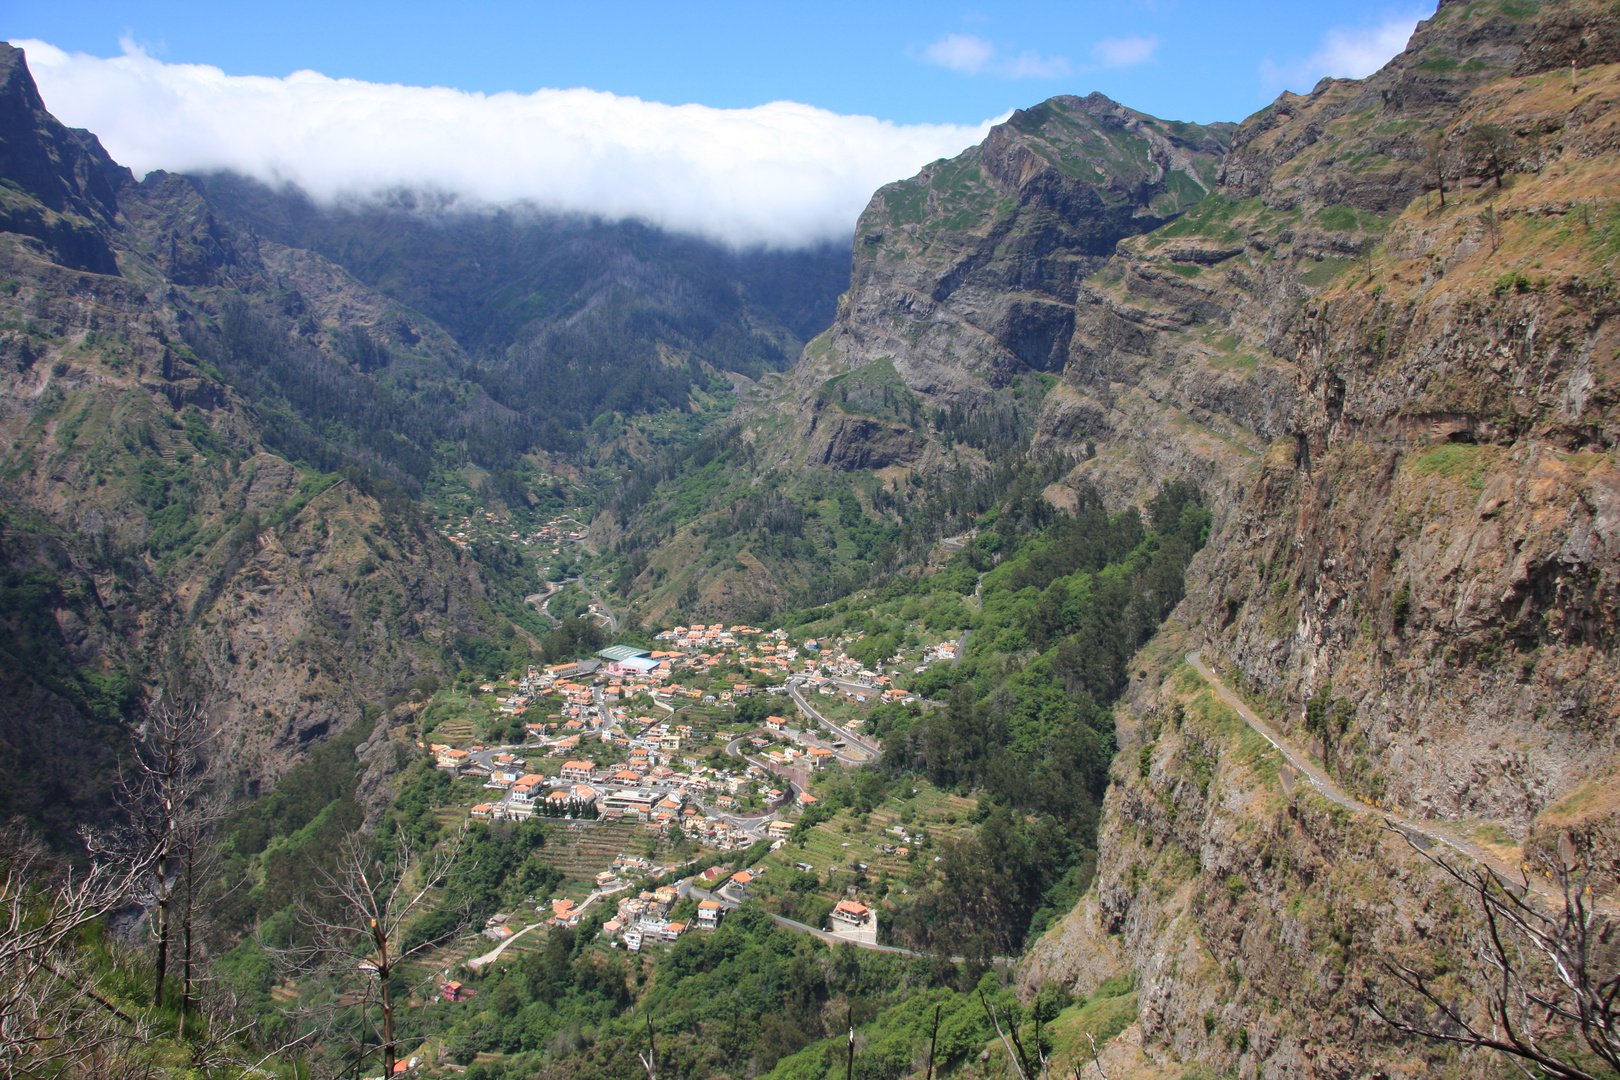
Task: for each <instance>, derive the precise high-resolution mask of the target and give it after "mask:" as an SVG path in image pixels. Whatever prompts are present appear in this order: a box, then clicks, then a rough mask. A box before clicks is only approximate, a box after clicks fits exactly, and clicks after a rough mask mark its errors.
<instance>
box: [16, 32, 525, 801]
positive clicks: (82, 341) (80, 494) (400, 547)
mask: <svg viewBox="0 0 1620 1080" xmlns="http://www.w3.org/2000/svg"><path fill="white" fill-rule="evenodd" d="M0 66H3V70H4V76H5V81H4V85H5V86H6V87H7V88H8V92H7V94H6V95H5V97H4V98H3V101H0V105H3V106H4V109H3V114H0V129H3V130H4V131H5V132H6V133H7V139H6V142H5V157H4V160H5V162H6V167H7V175H6V177H5V179H6V183H5V185H4V186H5V192H6V195H5V197H6V198H7V199H8V200H10V202H9V203H8V205H10V206H11V207H12V208H13V213H12V217H11V218H10V219H8V220H10V221H11V222H12V223H13V224H17V223H19V222H20V223H21V224H22V225H23V226H28V227H31V225H32V224H38V223H44V225H45V226H47V228H44V229H43V230H35V231H34V232H29V231H26V229H25V230H24V231H12V230H8V231H7V232H4V233H0V262H3V264H4V265H3V266H0V328H3V330H0V356H3V360H4V363H3V365H0V458H3V462H0V469H3V476H4V501H3V507H0V513H3V524H0V550H3V565H0V574H3V578H4V580H3V583H0V587H3V589H4V596H5V603H4V604H3V605H0V619H3V620H4V621H5V625H6V632H5V633H4V634H0V638H3V639H4V641H5V645H4V646H3V648H0V661H3V668H4V676H3V677H4V680H5V684H6V685H5V693H4V694H3V695H0V741H3V754H4V759H5V767H6V770H7V776H8V783H7V784H6V786H5V798H6V800H7V806H6V811H7V812H8V813H10V812H22V813H27V814H30V815H35V816H46V817H49V818H51V819H53V820H54V821H55V822H56V824H57V825H58V826H60V827H63V828H67V827H70V826H71V825H72V824H73V823H74V822H76V821H82V820H84V819H85V818H87V817H93V816H94V813H95V807H96V806H97V805H98V803H99V800H100V799H101V798H102V797H103V796H104V794H105V785H106V782H107V780H108V771H109V770H110V768H111V767H112V761H113V759H114V757H115V756H116V754H117V753H118V749H119V747H120V745H121V744H122V741H123V738H124V732H123V728H122V725H123V723H124V722H125V720H126V718H127V716H128V714H129V712H130V710H131V709H132V707H133V706H134V705H135V704H136V703H137V700H138V698H139V697H140V696H142V694H143V692H145V691H148V690H151V689H152V688H154V687H155V686H158V685H168V686H169V687H171V688H172V689H173V690H175V691H177V692H184V693H187V694H189V695H191V696H194V697H195V698H196V699H198V700H199V701H200V703H202V704H204V705H205V706H207V707H208V708H209V709H210V710H211V711H212V713H213V714H214V715H215V716H216V718H217V719H218V720H219V721H220V722H221V723H223V724H224V725H225V728H226V730H227V731H228V732H229V733H230V737H229V739H228V740H226V742H225V743H224V744H223V745H222V746H221V748H220V752H221V754H222V755H224V756H226V757H228V758H229V759H230V760H229V762H228V764H229V765H230V767H231V770H232V773H233V775H236V776H238V777H239V778H240V780H241V782H242V784H243V785H244V786H245V787H246V788H247V789H248V790H252V789H253V788H254V787H255V786H256V785H257V784H258V783H259V782H260V781H261V780H263V779H266V778H273V777H274V776H275V775H277V774H278V773H279V772H280V771H281V770H283V769H284V768H285V767H286V766H287V765H288V764H289V763H290V762H291V761H292V760H293V759H295V758H296V757H297V755H298V754H299V753H300V752H301V750H302V749H303V748H304V747H306V746H308V745H310V744H311V743H312V742H314V741H317V740H319V739H321V738H323V737H325V736H326V735H328V734H330V733H332V732H335V731H336V730H338V729H340V728H341V727H343V726H345V725H347V724H349V723H351V722H353V721H354V720H356V719H358V718H359V717H361V716H362V715H363V714H364V713H366V712H367V711H376V710H378V709H380V707H381V705H382V703H383V702H384V700H385V699H387V698H389V697H390V696H393V695H398V694H402V693H404V692H405V691H406V690H407V689H408V688H409V687H410V685H411V684H412V681H413V680H419V679H422V678H424V677H432V676H435V675H439V674H442V673H444V672H445V671H446V669H447V666H448V665H450V664H451V663H453V660H454V657H455V656H456V650H457V648H458V646H459V647H462V648H467V647H470V646H468V645H467V644H466V643H467V642H470V641H472V640H481V639H486V638H489V637H491V636H492V635H496V634H497V633H499V632H501V628H503V627H504V628H505V630H504V632H505V633H507V634H511V633H512V632H513V631H512V628H511V626H510V623H509V622H508V620H507V619H506V618H505V617H503V616H501V615H500V614H498V613H497V611H496V610H495V607H494V606H492V602H495V601H499V600H500V599H501V597H502V596H505V595H506V593H505V592H504V591H505V590H513V589H516V590H518V592H519V595H521V590H522V589H523V587H524V583H523V580H522V578H523V571H522V570H521V568H518V570H517V572H516V573H513V574H511V575H509V579H506V580H498V581H497V586H498V588H497V589H495V590H494V591H493V592H492V591H491V588H490V586H489V585H488V584H487V579H486V577H485V575H484V573H483V572H482V571H481V570H480V568H479V567H478V566H477V565H476V564H475V563H473V562H472V561H471V560H470V559H469V558H468V557H467V556H465V555H463V554H461V553H458V552H457V551H456V550H455V549H454V548H452V547H451V546H450V545H448V544H446V543H445V542H444V541H443V540H441V539H440V538H439V537H438V536H437V535H436V534H435V533H433V532H432V530H431V529H429V528H428V527H427V526H426V525H425V523H424V522H423V521H422V520H421V519H420V517H419V515H418V512H417V510H416V506H415V502H414V499H412V498H411V497H410V494H409V492H408V490H407V489H406V487H404V486H402V484H401V481H409V480H410V479H411V476H412V469H413V467H414V464H413V463H414V460H415V458H414V457H413V455H419V454H421V453H422V452H424V450H427V449H431V445H432V444H431V442H430V436H431V435H432V434H434V433H433V432H432V431H431V430H426V429H428V428H430V426H431V425H427V424H425V423H413V422H412V415H413V409H414V410H415V411H416V412H417V414H418V415H419V414H420V412H421V410H422V409H427V408H429V406H430V399H431V398H432V397H433V396H434V395H442V394H444V392H445V391H446V390H448V391H449V394H448V395H447V396H448V397H449V398H450V399H451V403H452V404H451V405H450V406H448V407H446V406H444V405H442V404H439V403H432V407H431V409H430V411H431V413H432V416H433V417H434V418H435V419H437V420H443V418H444V417H446V416H450V417H452V418H453V417H454V416H456V415H458V414H457V412H456V409H458V408H459V409H460V413H459V415H461V416H463V417H466V418H469V419H468V423H469V426H470V425H471V423H472V420H471V418H475V417H478V418H488V417H490V416H494V417H496V418H497V419H498V417H499V413H500V410H499V409H498V407H494V406H493V405H492V403H489V402H488V401H487V399H485V400H484V401H483V402H482V403H481V402H480V401H479V399H478V393H477V389H476V387H473V386H471V385H469V384H467V383H465V382H464V381H462V380H459V379H457V378H456V377H455V376H454V374H453V371H454V368H455V367H456V365H457V364H458V361H459V350H458V348H457V346H456V345H455V343H454V342H453V341H452V340H451V339H450V338H449V337H448V335H445V334H444V333H443V332H442V331H439V330H437V328H436V327H433V326H432V324H431V323H430V322H429V321H427V320H425V319H423V318H422V317H420V316H419V315H416V314H415V313H412V312H410V311H409V310H407V309H404V308H402V307H400V305H398V304H395V303H393V302H391V301H389V300H387V299H386V298H383V297H381V296H379V295H377V294H375V293H372V292H370V291H369V290H366V289H365V288H364V287H363V286H360V285H359V283H358V282H355V281H354V280H353V279H352V278H349V277H348V276H347V275H346V274H344V273H343V272H342V271H341V270H340V269H338V268H336V267H332V266H331V265H330V264H326V263H325V262H324V260H321V259H320V258H319V257H318V256H313V255H309V254H307V253H295V252H290V251H289V250H287V249H284V248H281V247H279V246H277V245H274V244H271V243H268V242H261V241H259V240H258V239H257V238H256V237H253V236H251V235H246V236H244V235H243V234H241V233H239V232H237V231H235V230H233V229H231V228H230V227H229V226H227V225H224V224H222V223H220V222H219V221H218V219H217V218H215V217H214V216H213V215H212V214H211V213H210V212H209V211H208V208H207V206H206V204H205V203H204V202H203V201H202V200H201V198H200V196H199V195H198V193H197V191H196V189H195V187H194V186H193V185H191V184H190V183H188V182H187V181H185V180H183V179H182V178H178V177H164V176H157V177H152V178H149V179H148V181H147V182H145V183H143V184H135V183H134V182H133V180H132V178H131V177H130V176H129V175H128V173H127V171H124V170H121V169H119V168H118V167H117V166H116V165H115V164H114V163H113V162H112V161H110V160H109V159H108V158H107V157H106V155H105V153H103V152H102V151H101V150H100V147H99V145H98V144H96V143H95V142H94V140H93V139H91V138H89V137H88V136H85V135H83V134H82V133H75V132H70V131H68V130H67V129H65V128H63V127H62V126H61V125H60V124H58V123H57V122H56V121H55V120H54V119H52V118H51V117H50V116H49V114H48V113H46V112H44V111H43V108H42V107H41V105H40V103H39V99H38V95H37V93H35V92H34V91H33V88H32V82H31V80H30V79H29V76H28V73H27V69H26V66H25V64H24V62H23V57H22V54H21V53H20V52H18V51H17V50H14V49H10V48H9V47H6V48H5V50H4V52H3V53H0ZM19 133H20V134H19ZM58 206H59V207H61V208H62V209H60V210H58V209H56V207H58ZM53 214H54V215H57V216H56V217H52V216H51V215H53ZM64 221H65V222H67V224H65V225H64V224H62V223H63V222H64ZM36 233H39V235H36ZM86 252H90V253H92V254H94V253H95V252H104V253H106V255H107V257H108V258H112V259H116V265H108V264H107V261H106V259H102V260H101V261H100V262H97V261H96V258H100V256H96V258H87V257H86V254H85V253H86ZM87 263H90V264H92V265H91V266H90V267H87V266H86V264H87ZM98 269H99V270H106V271H108V272H106V273H102V272H97V271H98ZM300 289H302V290H303V291H300ZM300 321H302V323H303V324H304V327H305V329H306V330H307V333H302V334H301V333H300V332H299V325H300ZM367 324H370V325H371V326H376V327H388V326H392V325H410V326H416V327H419V328H420V330H419V331H414V332H413V333H415V337H416V341H415V343H414V344H413V345H412V346H410V347H408V348H407V347H405V346H402V345H399V344H397V343H396V344H395V345H394V346H393V347H392V348H391V349H390V350H389V351H388V355H389V356H391V357H393V358H394V359H395V362H394V363H392V364H390V365H389V372H388V376H387V378H386V379H377V378H374V377H369V376H368V374H367V373H365V372H363V371H362V370H361V368H362V367H363V366H364V365H363V364H362V363H359V362H352V361H350V360H349V359H348V358H347V357H345V356H343V355H342V354H341V353H339V352H338V351H337V350H336V349H335V348H330V346H329V347H328V348H326V349H323V348H322V347H321V345H322V344H326V343H328V342H333V341H342V340H345V339H347V340H353V335H354V334H355V333H356V328H357V327H358V328H359V330H358V332H359V333H360V334H361V335H362V338H363V340H366V341H372V338H371V337H370V336H369V332H368V330H367V329H366V327H367ZM374 348H376V346H375V344H374ZM255 392H257V393H256V394H255ZM250 394H255V396H253V397H250V396H249V395H250ZM322 410H324V412H322ZM339 420H341V421H342V422H341V423H339V422H338V421H339ZM441 430H442V426H441ZM293 461H298V462H301V463H302V464H298V465H295V464H293ZM312 466H313V467H312ZM339 470H342V471H341V472H340V471H339ZM528 573H529V576H530V577H531V579H532V570H530V571H528ZM504 606H507V607H510V606H511V604H510V600H509V599H508V600H507V601H506V602H505V604H504Z"/></svg>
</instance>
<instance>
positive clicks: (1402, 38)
mask: <svg viewBox="0 0 1620 1080" xmlns="http://www.w3.org/2000/svg"><path fill="white" fill-rule="evenodd" d="M1425 17H1426V16H1423V15H1415V14H1413V15H1400V16H1396V17H1394V18H1390V19H1386V20H1385V21H1384V22H1383V23H1381V24H1379V25H1377V26H1365V27H1343V26H1340V27H1334V28H1333V29H1331V30H1329V31H1328V32H1327V34H1326V35H1324V36H1323V38H1322V46H1321V48H1319V49H1317V50H1316V51H1315V52H1314V53H1312V54H1311V55H1309V56H1307V57H1305V58H1303V59H1300V60H1293V61H1290V62H1288V63H1285V64H1276V63H1273V62H1272V61H1270V60H1266V61H1263V62H1262V63H1261V65H1260V80H1261V82H1262V83H1263V84H1264V85H1265V87H1266V90H1267V91H1268V92H1269V93H1276V92H1277V91H1279V90H1295V91H1300V92H1304V91H1307V90H1309V89H1311V88H1312V87H1313V86H1315V85H1316V84H1317V83H1318V82H1320V81H1321V80H1322V78H1323V77H1324V76H1328V75H1331V76H1333V77H1334V78H1336V79H1364V78H1366V77H1367V76H1368V75H1371V74H1372V73H1373V72H1375V71H1377V70H1378V69H1379V68H1381V67H1383V66H1384V65H1385V64H1387V63H1389V61H1390V59H1391V58H1393V57H1394V56H1396V55H1397V54H1398V53H1400V52H1401V51H1402V50H1404V49H1405V48H1406V43H1407V42H1408V41H1410V40H1411V38H1412V31H1413V30H1416V29H1417V24H1418V21H1419V20H1420V19H1422V18H1425Z"/></svg>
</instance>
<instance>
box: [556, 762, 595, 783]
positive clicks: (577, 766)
mask: <svg viewBox="0 0 1620 1080" xmlns="http://www.w3.org/2000/svg"><path fill="white" fill-rule="evenodd" d="M595 771H596V762H594V761H565V762H563V767H562V778H563V779H564V780H589V779H590V778H591V773H593V772H595Z"/></svg>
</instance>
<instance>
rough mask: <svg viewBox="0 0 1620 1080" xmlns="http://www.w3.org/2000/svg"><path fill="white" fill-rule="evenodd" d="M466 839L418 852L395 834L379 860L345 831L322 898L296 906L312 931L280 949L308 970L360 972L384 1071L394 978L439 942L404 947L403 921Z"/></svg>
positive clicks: (391, 1048) (450, 870) (342, 975)
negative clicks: (296, 944) (299, 943)
mask: <svg viewBox="0 0 1620 1080" xmlns="http://www.w3.org/2000/svg"><path fill="white" fill-rule="evenodd" d="M465 837H466V829H465V827H463V829H462V831H461V832H460V833H458V834H457V835H456V837H455V838H454V839H452V840H451V841H449V842H448V843H446V844H444V845H443V846H441V847H439V848H437V849H435V850H434V851H432V852H427V853H423V852H419V851H417V850H416V849H415V848H414V847H413V846H412V845H411V843H410V841H409V840H408V838H406V837H405V835H404V834H400V835H398V836H397V837H396V838H395V843H394V848H393V851H392V852H391V853H390V854H391V858H390V859H388V860H387V861H382V860H379V859H377V858H375V857H374V856H373V853H372V848H371V845H370V843H369V841H368V840H367V838H366V837H364V836H363V835H360V834H355V835H352V836H350V837H349V838H348V839H347V840H346V841H344V844H343V849H342V852H341V854H340V855H339V857H338V862H337V866H336V868H335V869H333V870H324V869H323V870H320V871H319V876H320V879H321V891H322V894H323V895H322V896H321V897H320V898H319V899H320V900H322V901H324V903H321V904H319V905H318V906H311V905H309V904H305V905H303V906H302V907H301V910H300V912H299V915H298V921H299V922H300V923H301V924H302V925H303V926H305V927H306V928H307V929H308V930H309V931H310V932H311V941H310V944H309V945H307V946H304V947H300V948H295V949H292V950H288V951H287V952H286V953H285V955H286V957H287V958H288V959H290V960H292V961H294V962H295V963H296V964H297V965H298V966H299V967H301V968H302V969H303V970H305V971H306V972H307V971H309V970H310V969H311V968H315V967H324V968H325V969H326V970H327V971H329V972H331V973H332V974H333V975H335V976H336V977H337V978H338V979H340V980H343V981H348V980H351V979H353V978H354V976H355V974H356V973H359V974H361V975H362V976H363V977H364V982H363V984H362V987H361V990H360V993H359V994H358V996H357V999H356V1004H357V1005H358V1006H359V1008H360V1010H361V1019H362V1023H363V1024H365V1025H366V1026H368V1027H369V1026H371V1025H372V1022H373V1021H372V1019H371V1014H372V1011H373V1010H374V1009H375V1010H376V1011H377V1012H378V1013H380V1016H381V1028H382V1030H381V1032H380V1040H379V1045H380V1049H381V1050H382V1054H383V1075H384V1076H392V1075H393V1071H394V1062H395V1060H396V1051H397V1040H396V1038H395V1029H394V1015H395V1009H396V1007H397V1002H396V1001H395V999H394V985H393V983H394V976H395V975H396V974H397V973H398V971H399V969H400V966H401V965H403V964H405V963H406V962H408V961H409V960H410V959H411V958H412V957H414V956H417V955H419V954H420V953H422V952H423V951H425V950H427V949H430V948H432V947H434V946H436V945H438V944H439V943H440V941H442V940H443V939H442V938H434V939H431V940H427V941H422V942H418V943H416V944H414V945H411V946H406V945H405V944H404V937H405V930H406V927H407V926H408V924H410V923H411V922H413V921H414V920H415V919H416V918H417V917H418V916H420V915H422V914H425V913H426V911H427V909H428V908H429V907H430V906H431V903H432V894H433V892H434V891H435V890H436V889H439V888H441V887H442V886H444V885H445V884H446V883H447V882H448V881H450V880H451V879H452V877H453V875H454V874H455V871H456V864H457V861H458V860H459V858H460V856H461V849H462V847H463V843H464V840H465ZM364 1052H365V1053H369V1051H364Z"/></svg>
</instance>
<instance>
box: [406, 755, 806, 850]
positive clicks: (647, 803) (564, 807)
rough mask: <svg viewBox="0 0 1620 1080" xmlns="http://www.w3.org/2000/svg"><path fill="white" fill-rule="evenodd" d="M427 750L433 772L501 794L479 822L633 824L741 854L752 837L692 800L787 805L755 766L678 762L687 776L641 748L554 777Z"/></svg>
mask: <svg viewBox="0 0 1620 1080" xmlns="http://www.w3.org/2000/svg"><path fill="white" fill-rule="evenodd" d="M761 741H763V740H761ZM429 749H430V750H432V751H433V752H434V754H435V756H436V759H437V762H438V765H439V767H440V768H443V769H445V770H447V771H451V772H454V773H456V774H458V775H461V776H470V777H473V778H478V779H482V780H483V781H484V787H485V788H486V789H488V790H491V791H496V792H500V793H501V794H500V795H499V796H498V797H496V798H492V799H491V800H490V801H487V802H481V803H478V804H477V805H475V806H473V807H472V809H471V810H470V811H469V813H470V814H471V816H472V817H473V818H475V819H479V820H485V821H490V820H525V819H527V818H529V817H532V816H535V815H536V814H538V815H540V816H544V817H561V818H571V819H575V820H603V821H619V820H636V821H640V822H642V823H643V824H644V825H645V826H646V828H647V829H648V831H650V832H656V833H658V834H660V835H664V836H670V835H674V834H675V833H676V832H677V831H678V832H680V833H681V834H683V835H685V836H686V837H688V838H689V839H691V840H694V841H696V842H698V843H701V844H704V845H706V846H709V847H716V848H720V849H722V850H731V849H735V848H741V847H746V846H747V845H748V844H750V843H752V842H753V840H754V837H753V836H751V835H750V834H749V833H748V831H747V830H746V829H744V828H742V827H741V826H739V825H737V824H735V823H732V822H729V821H727V820H724V819H722V818H720V817H717V816H714V815H713V814H710V813H706V812H705V811H704V810H703V809H700V808H699V806H697V805H694V803H695V801H697V800H700V799H706V800H712V801H713V803H714V805H715V806H716V807H718V808H719V809H721V810H734V809H736V808H737V807H738V806H739V802H738V799H739V797H743V796H750V795H753V794H755V793H758V794H759V795H760V796H761V797H763V798H764V799H765V800H766V801H767V802H768V803H771V804H781V803H784V802H785V801H786V800H787V793H786V792H784V791H783V790H781V789H779V788H774V787H771V786H770V784H771V781H772V780H773V779H774V778H773V777H772V776H771V775H770V773H768V772H767V771H766V770H764V769H762V768H760V767H759V766H757V765H753V764H749V765H747V766H745V767H744V768H742V769H738V770H730V769H716V768H713V767H710V766H706V765H704V764H702V763H701V761H700V760H699V759H697V758H695V757H686V758H683V759H682V760H681V762H680V763H681V764H682V765H683V766H684V767H685V768H686V769H687V770H688V771H686V772H677V771H675V770H674V769H673V768H671V767H670V766H669V765H668V764H664V763H663V762H664V761H667V760H671V759H669V758H668V757H667V756H665V755H662V754H661V753H660V752H658V751H654V750H650V749H645V748H641V747H637V748H633V749H632V750H631V752H630V755H629V758H628V760H627V761H625V762H622V763H620V764H617V765H599V764H597V763H596V762H594V761H591V760H589V759H586V758H571V759H569V760H567V761H564V762H563V763H562V767H561V769H560V770H559V771H558V774H557V775H555V776H547V775H544V774H541V773H537V772H529V771H528V770H527V765H526V763H525V762H523V761H521V760H519V759H518V758H517V757H516V755H513V754H509V753H496V754H491V753H490V752H489V751H488V750H487V749H486V748H484V747H480V746H473V747H470V748H468V749H460V748H457V747H452V746H447V745H444V744H439V743H435V744H432V745H431V746H430V747H429ZM801 757H808V753H801Z"/></svg>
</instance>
